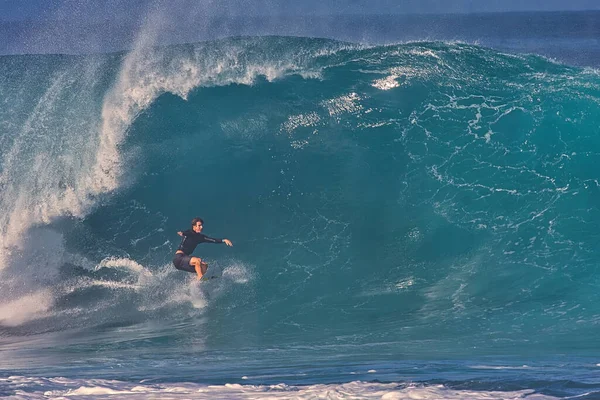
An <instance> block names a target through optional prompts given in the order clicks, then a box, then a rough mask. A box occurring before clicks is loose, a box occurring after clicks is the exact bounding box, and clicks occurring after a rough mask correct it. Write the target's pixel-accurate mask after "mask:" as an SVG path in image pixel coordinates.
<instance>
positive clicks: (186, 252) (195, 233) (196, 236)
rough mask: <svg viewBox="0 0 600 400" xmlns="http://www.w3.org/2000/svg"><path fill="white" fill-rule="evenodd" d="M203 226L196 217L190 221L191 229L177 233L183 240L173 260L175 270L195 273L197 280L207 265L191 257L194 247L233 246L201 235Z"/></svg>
mask: <svg viewBox="0 0 600 400" xmlns="http://www.w3.org/2000/svg"><path fill="white" fill-rule="evenodd" d="M203 224H204V221H203V220H202V218H198V217H196V218H194V219H193V220H192V229H188V230H187V231H183V232H181V231H180V232H177V234H178V235H179V236H181V237H183V239H181V243H180V244H179V247H178V248H177V251H176V252H175V257H174V258H173V265H175V268H177V269H179V270H182V271H187V272H192V273H193V272H195V273H197V274H198V280H200V279H202V276H203V275H204V274H205V273H206V270H207V269H208V264H207V263H205V262H202V259H201V258H199V257H192V256H191V254H192V252H193V251H194V250H195V249H196V246H198V245H199V244H200V243H225V244H226V245H227V246H233V244H232V243H231V241H230V240H229V239H215V238H211V237H208V236H206V235H205V234H203V233H202V225H203Z"/></svg>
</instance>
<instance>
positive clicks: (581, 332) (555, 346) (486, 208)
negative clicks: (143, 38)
mask: <svg viewBox="0 0 600 400" xmlns="http://www.w3.org/2000/svg"><path fill="white" fill-rule="evenodd" d="M0 71H1V72H0V74H1V76H2V77H3V78H2V80H1V81H0V100H1V102H2V104H3V107H1V108H0V134H1V136H0V141H1V152H0V163H1V164H0V165H1V169H0V188H1V193H2V194H1V197H0V207H1V212H0V244H1V245H2V256H1V257H0V277H1V280H0V335H2V336H3V337H4V340H11V341H14V340H17V338H20V337H24V336H30V335H34V334H38V335H39V334H42V333H44V334H46V335H50V332H54V333H56V332H62V331H68V332H71V333H70V334H71V338H72V339H71V342H70V343H71V344H72V343H73V342H77V343H87V346H88V347H86V348H87V349H88V350H89V351H92V350H93V349H95V348H97V346H100V345H102V346H104V347H103V349H105V350H106V349H109V348H112V349H115V350H117V351H124V350H123V349H124V348H127V346H126V345H125V344H123V342H118V341H115V340H114V339H115V337H116V336H119V337H123V336H125V337H128V336H127V335H132V337H133V336H135V337H136V338H137V339H139V338H140V337H144V338H145V339H144V340H147V341H148V342H152V346H153V348H154V349H155V350H153V351H158V350H156V348H157V347H158V348H160V347H161V346H166V345H167V344H168V347H169V348H172V346H173V343H183V344H189V343H190V342H189V341H190V340H192V339H191V336H192V334H191V333H192V332H194V333H198V332H199V333H201V335H200V336H203V338H202V346H203V347H202V348H204V349H209V350H210V349H212V350H218V349H224V348H227V349H231V348H243V347H247V346H251V347H252V346H254V347H265V348H268V347H273V346H285V345H294V346H309V347H311V348H313V349H316V348H317V347H316V346H324V347H319V348H322V349H324V348H330V349H331V348H338V347H336V346H340V347H339V348H340V349H346V350H344V351H345V352H348V353H350V354H356V357H358V358H361V359H363V360H364V359H377V358H378V357H379V359H382V357H383V354H386V355H389V354H392V355H393V354H413V355H416V356H423V355H427V354H429V355H432V354H435V355H437V356H438V357H439V354H447V355H448V354H474V353H475V354H476V353H484V354H488V353H492V354H515V353H518V354H523V353H524V352H526V351H531V352H533V353H535V354H539V353H540V352H542V353H554V352H570V351H580V350H588V349H596V348H597V347H598V345H599V344H600V343H598V335H597V323H598V316H599V315H600V306H599V304H600V296H599V294H598V293H599V291H598V290H597V289H598V287H599V286H600V282H599V281H598V276H597V271H596V270H597V265H598V262H599V261H600V253H599V251H598V246H597V241H598V232H599V228H600V209H599V207H600V183H599V181H598V176H597V170H596V165H597V164H598V163H599V162H600V138H599V136H598V121H600V77H599V75H598V72H597V71H594V70H586V69H580V68H574V67H569V66H564V65H559V64H555V63H552V62H550V61H548V60H546V59H543V58H541V57H536V56H514V55H507V54H501V53H498V52H496V51H493V50H489V49H485V48H481V47H477V46H472V45H465V44H460V43H450V44H448V43H410V44H402V45H393V46H382V47H359V46H353V45H348V44H345V43H339V42H333V41H327V40H318V39H300V38H279V37H266V38H238V39H228V40H222V41H215V42H207V43H199V44H195V45H181V46H171V47H162V48H151V49H150V48H147V49H145V50H136V51H134V52H132V53H122V54H121V53H119V54H112V55H103V56H7V57H3V58H1V59H0ZM196 215H199V216H201V217H203V218H204V220H205V233H207V234H209V235H211V236H215V237H227V238H229V239H231V240H232V241H233V243H234V247H233V248H227V247H225V246H212V245H208V244H205V245H201V246H200V247H199V248H198V249H197V250H196V254H198V255H199V256H201V257H204V258H206V259H207V260H208V261H209V263H210V264H211V268H212V269H213V271H216V273H218V274H219V275H221V276H222V277H221V279H217V280H214V282H212V281H211V282H208V283H206V284H204V283H203V284H200V285H198V284H196V283H194V282H192V281H191V275H188V274H185V273H183V272H179V271H176V270H175V269H174V268H173V267H172V265H171V264H170V262H171V258H172V255H173V252H174V250H175V248H176V246H177V244H178V236H177V235H176V232H177V231H179V230H182V229H187V227H188V226H189V221H190V220H191V218H192V217H194V216H196ZM73 332H75V333H73ZM77 332H85V335H84V334H81V335H78V334H77ZM98 332H101V333H98ZM111 332H112V333H111ZM116 332H118V335H117V333H116ZM132 332H133V333H132ZM90 335H92V336H94V335H95V336H94V337H95V339H94V340H92V339H89V337H91V336H90ZM73 338H78V339H73ZM153 338H154V339H153ZM157 338H158V339H157ZM160 338H162V339H161V340H159V339H160ZM165 338H168V339H165ZM144 340H139V341H138V342H135V343H136V346H140V347H144V346H145V343H146V342H145V341H144ZM153 340H154V342H153ZM198 340H200V339H198ZM88 341H89V342H88ZM194 343H195V342H194ZM82 346H83V345H82ZM176 346H177V345H176ZM182 346H183V345H182ZM328 346H333V347H328ZM378 346H379V347H378ZM295 348H296V349H298V347H295ZM378 348H381V349H382V350H381V354H380V355H379V356H378V355H377V354H378V353H377V352H378V350H377V349H378ZM348 349H354V350H348ZM164 351H167V350H164ZM295 351H296V350H295ZM324 351H325V350H324ZM332 351H333V352H334V353H335V351H334V350H332ZM325 352H326V351H325ZM380 356H381V357H380ZM15 362H17V361H15ZM15 365H16V364H15Z"/></svg>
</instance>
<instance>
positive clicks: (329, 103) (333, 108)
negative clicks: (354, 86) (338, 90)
mask: <svg viewBox="0 0 600 400" xmlns="http://www.w3.org/2000/svg"><path fill="white" fill-rule="evenodd" d="M361 100H362V98H361V97H360V96H359V95H358V94H357V93H354V92H352V93H349V94H347V95H345V96H340V97H336V98H334V99H330V100H325V101H323V102H321V106H322V107H324V108H325V109H326V110H327V111H328V112H329V115H330V116H332V117H333V116H336V115H340V114H344V113H348V114H357V113H359V112H360V111H361V110H362V109H363V106H362V105H361V104H360V101H361Z"/></svg>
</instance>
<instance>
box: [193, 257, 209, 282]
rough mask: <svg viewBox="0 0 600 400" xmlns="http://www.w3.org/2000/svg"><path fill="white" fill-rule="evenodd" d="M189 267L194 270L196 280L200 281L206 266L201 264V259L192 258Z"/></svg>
mask: <svg viewBox="0 0 600 400" xmlns="http://www.w3.org/2000/svg"><path fill="white" fill-rule="evenodd" d="M190 265H191V266H193V267H194V270H195V271H196V273H197V274H198V279H202V275H204V273H205V272H206V269H207V268H208V265H207V264H206V263H203V262H202V259H200V258H198V257H192V259H191V260H190Z"/></svg>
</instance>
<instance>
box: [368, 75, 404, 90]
mask: <svg viewBox="0 0 600 400" xmlns="http://www.w3.org/2000/svg"><path fill="white" fill-rule="evenodd" d="M398 78H399V76H398V75H390V76H387V77H385V78H381V79H377V80H375V81H374V82H373V84H372V86H373V87H376V88H377V89H380V90H390V89H393V88H397V87H399V86H400V84H399V83H398V81H397V79H398Z"/></svg>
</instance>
